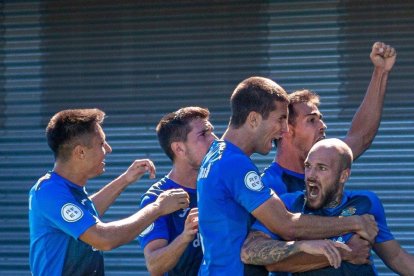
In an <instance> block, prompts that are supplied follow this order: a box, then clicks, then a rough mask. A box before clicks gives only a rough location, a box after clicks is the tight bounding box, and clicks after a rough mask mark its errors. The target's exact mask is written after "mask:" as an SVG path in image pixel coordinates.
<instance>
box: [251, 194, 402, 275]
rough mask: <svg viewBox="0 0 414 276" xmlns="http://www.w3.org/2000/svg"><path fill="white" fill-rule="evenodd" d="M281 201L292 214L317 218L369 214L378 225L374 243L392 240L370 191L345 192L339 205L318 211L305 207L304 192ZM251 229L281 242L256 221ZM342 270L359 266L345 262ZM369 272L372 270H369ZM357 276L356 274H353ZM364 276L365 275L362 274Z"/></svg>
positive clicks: (381, 208) (288, 195) (382, 214)
mask: <svg viewBox="0 0 414 276" xmlns="http://www.w3.org/2000/svg"><path fill="white" fill-rule="evenodd" d="M281 199H282V201H283V202H284V203H285V205H286V209H288V210H289V211H291V212H293V213H303V214H310V215H319V216H352V215H364V214H371V215H373V216H374V217H375V221H376V222H377V225H378V229H379V231H378V235H377V236H376V238H375V243H382V242H386V241H389V240H393V239H394V236H393V235H392V234H391V231H390V230H389V228H388V226H387V222H386V219H385V212H384V208H383V206H382V203H381V201H380V199H379V198H378V197H377V195H376V194H375V193H373V192H370V191H345V192H344V194H343V197H342V201H341V204H340V205H339V206H337V207H335V208H323V209H320V210H316V211H315V210H310V209H308V208H307V207H306V203H305V194H304V192H296V193H288V194H284V195H282V196H281ZM252 229H254V230H259V231H262V232H264V233H266V234H268V235H269V236H271V237H272V238H273V239H278V240H281V238H280V237H279V236H277V235H275V234H273V233H272V232H271V231H269V230H268V229H267V228H266V227H265V226H264V225H263V224H262V223H260V222H259V221H256V222H255V223H254V225H253V226H252ZM351 236H352V233H348V234H344V235H342V236H338V237H332V240H336V241H340V242H344V243H346V242H347V241H348V240H349V239H350V238H351ZM343 263H346V265H345V266H344V269H351V268H352V269H353V270H354V271H356V270H358V269H361V268H359V266H355V267H354V266H352V265H350V264H349V265H348V264H347V262H343ZM371 271H373V269H372V268H371ZM355 275H357V274H355ZM364 275H366V274H364Z"/></svg>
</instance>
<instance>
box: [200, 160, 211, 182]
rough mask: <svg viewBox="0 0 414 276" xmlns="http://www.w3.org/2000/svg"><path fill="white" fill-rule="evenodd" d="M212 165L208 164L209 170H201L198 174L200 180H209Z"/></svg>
mask: <svg viewBox="0 0 414 276" xmlns="http://www.w3.org/2000/svg"><path fill="white" fill-rule="evenodd" d="M210 166H211V163H209V164H208V166H207V168H204V167H203V168H201V169H200V173H199V174H198V179H201V178H207V176H208V173H209V172H210Z"/></svg>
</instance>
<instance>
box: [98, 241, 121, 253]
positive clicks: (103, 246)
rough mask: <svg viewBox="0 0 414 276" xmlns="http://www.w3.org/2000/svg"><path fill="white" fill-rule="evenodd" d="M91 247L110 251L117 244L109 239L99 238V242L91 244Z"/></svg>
mask: <svg viewBox="0 0 414 276" xmlns="http://www.w3.org/2000/svg"><path fill="white" fill-rule="evenodd" d="M92 247H93V248H96V249H98V250H100V251H111V250H112V249H115V248H117V247H118V245H115V244H113V243H111V241H109V240H101V241H100V242H99V243H97V244H95V245H92Z"/></svg>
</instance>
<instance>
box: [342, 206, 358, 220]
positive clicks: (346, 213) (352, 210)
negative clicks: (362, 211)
mask: <svg viewBox="0 0 414 276" xmlns="http://www.w3.org/2000/svg"><path fill="white" fill-rule="evenodd" d="M355 212H356V208H355V207H352V206H351V207H348V208H346V209H344V210H342V213H341V216H343V217H349V216H352V215H354V214H355Z"/></svg>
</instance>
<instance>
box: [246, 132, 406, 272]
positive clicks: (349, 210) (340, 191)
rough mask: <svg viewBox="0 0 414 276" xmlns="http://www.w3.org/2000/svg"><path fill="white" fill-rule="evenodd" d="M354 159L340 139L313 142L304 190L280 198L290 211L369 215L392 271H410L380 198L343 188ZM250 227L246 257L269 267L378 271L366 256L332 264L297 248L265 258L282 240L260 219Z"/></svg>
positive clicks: (345, 237)
mask: <svg viewBox="0 0 414 276" xmlns="http://www.w3.org/2000/svg"><path fill="white" fill-rule="evenodd" d="M352 160H353V155H352V150H351V149H350V147H349V146H348V145H347V144H346V143H344V142H343V141H341V140H339V139H325V140H322V141H319V142H317V143H316V144H315V145H314V146H313V147H312V148H311V150H310V152H309V154H308V157H307V159H306V161H305V179H306V193H305V192H303V191H300V192H296V193H287V194H284V195H282V197H281V199H282V200H283V202H284V203H285V205H286V208H287V209H288V210H290V211H291V212H301V213H304V214H312V215H320V216H339V215H340V216H353V215H362V214H371V215H373V216H374V217H375V220H376V221H377V223H378V228H379V232H378V235H377V236H376V238H375V241H374V244H373V249H374V251H375V252H376V253H377V255H378V256H379V257H380V258H381V259H382V260H383V261H384V263H385V264H386V265H387V266H388V267H389V268H390V269H392V270H393V271H394V272H396V273H398V274H399V275H411V274H412V272H413V271H414V257H413V256H411V255H410V254H408V253H407V252H406V251H405V250H404V249H403V248H401V246H400V245H399V244H398V242H397V241H396V240H395V239H394V237H393V235H392V234H391V232H390V230H389V228H388V226H387V223H386V219H385V213H384V208H383V206H382V204H381V201H380V199H379V198H378V197H377V196H376V195H375V194H374V193H373V192H370V191H353V192H349V191H344V186H345V182H346V181H347V180H348V178H349V176H350V174H351V164H352ZM252 228H253V229H254V230H255V231H256V232H251V233H250V234H249V237H248V239H247V240H246V243H245V244H244V246H243V253H242V256H244V258H243V261H245V262H248V263H253V264H257V262H258V261H260V262H262V261H264V262H265V263H267V264H268V266H267V268H268V269H269V270H270V271H290V272H303V273H297V274H295V275H376V271H375V268H374V267H373V264H372V261H371V262H369V260H368V259H367V260H366V262H365V263H360V264H354V263H350V262H346V261H344V262H342V265H341V266H340V267H339V268H333V267H331V266H329V263H328V260H327V259H326V258H322V259H320V260H319V261H315V258H314V257H309V256H307V255H306V254H304V253H301V254H296V255H292V257H291V258H287V259H285V260H283V261H281V262H276V263H273V264H272V260H271V259H272V258H271V257H269V258H266V260H264V258H262V257H260V256H263V255H262V253H264V252H265V253H266V254H267V256H272V254H271V253H270V252H273V251H274V250H277V248H278V247H281V246H283V243H280V241H278V239H280V238H279V237H278V236H277V235H274V234H273V233H272V232H270V231H269V230H268V229H267V228H266V227H265V226H263V224H261V223H260V222H256V223H255V224H254V225H253V227H252ZM352 235H353V234H352V233H351V234H345V235H339V236H336V237H333V238H332V239H333V240H336V241H340V242H343V243H346V242H348V241H349V239H350V238H351V236H352ZM270 237H272V238H273V239H274V240H272V239H271V238H270ZM249 241H252V242H249ZM368 257H369V255H367V258H368ZM259 259H261V260H259ZM261 264H263V262H262V263H261Z"/></svg>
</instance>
